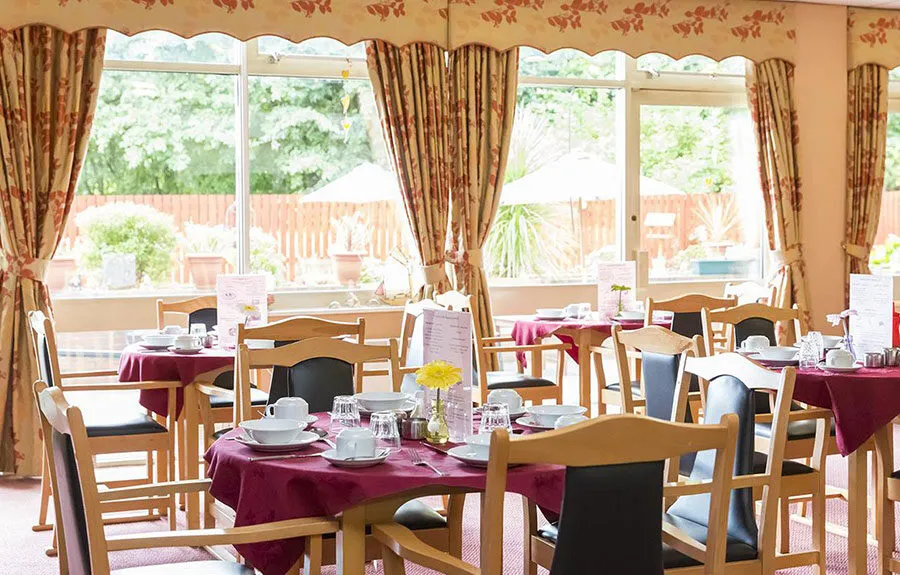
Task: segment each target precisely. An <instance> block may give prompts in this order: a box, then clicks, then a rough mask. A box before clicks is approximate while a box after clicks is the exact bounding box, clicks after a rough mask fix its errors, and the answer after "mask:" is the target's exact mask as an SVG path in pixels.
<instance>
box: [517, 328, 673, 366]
mask: <svg viewBox="0 0 900 575" xmlns="http://www.w3.org/2000/svg"><path fill="white" fill-rule="evenodd" d="M615 323H617V322H612V321H610V320H608V319H604V320H593V321H584V320H562V321H551V320H542V319H528V320H516V323H515V325H513V329H512V333H511V334H510V335H511V336H512V338H513V340H514V341H515V342H516V345H532V344H533V343H534V342H536V341H537V340H538V339H543V338H545V337H547V336H550V335H552V336H554V337H556V338H557V339H559V340H560V341H561V342H563V343H568V344H571V346H572V347H571V348H570V349H569V350H568V351H567V352H566V353H568V354H569V357H571V358H572V359H574V360H575V361H576V362H577V361H578V346H577V345H576V344H577V342H576V341H575V340H574V339H573V338H572V336H571V335H569V334H562V333H557V330H559V329H562V328H565V329H573V330H582V329H592V330H594V331H598V332H600V333H602V334H604V335H607V336H609V335H610V334H611V333H612V326H613V325H615ZM654 323H655V324H656V325H661V326H663V327H669V326H670V325H672V324H671V322H654ZM620 325H621V326H622V329H638V328H640V327H643V326H644V324H643V322H625V323H621V324H620ZM516 358H517V359H518V360H519V363H521V364H522V366H523V367H527V366H528V362H527V360H526V358H525V353H524V352H517V353H516Z"/></svg>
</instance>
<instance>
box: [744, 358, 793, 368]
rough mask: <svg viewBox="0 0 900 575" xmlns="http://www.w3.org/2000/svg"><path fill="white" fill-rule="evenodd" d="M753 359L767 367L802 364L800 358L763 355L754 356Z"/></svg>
mask: <svg viewBox="0 0 900 575" xmlns="http://www.w3.org/2000/svg"><path fill="white" fill-rule="evenodd" d="M753 361H755V362H757V363H759V364H762V365H764V366H766V367H797V366H798V365H800V360H799V359H796V358H795V359H763V358H761V357H754V358H753Z"/></svg>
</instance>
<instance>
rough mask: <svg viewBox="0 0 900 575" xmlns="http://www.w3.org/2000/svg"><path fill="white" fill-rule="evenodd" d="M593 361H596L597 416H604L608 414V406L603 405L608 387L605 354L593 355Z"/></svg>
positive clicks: (582, 351) (583, 351)
mask: <svg viewBox="0 0 900 575" xmlns="http://www.w3.org/2000/svg"><path fill="white" fill-rule="evenodd" d="M579 353H588V352H587V350H581V351H580V352H579ZM591 359H593V360H594V373H596V374H597V415H603V414H605V413H606V404H605V403H603V388H605V387H606V376H605V374H604V373H603V354H600V353H591ZM588 415H590V414H588Z"/></svg>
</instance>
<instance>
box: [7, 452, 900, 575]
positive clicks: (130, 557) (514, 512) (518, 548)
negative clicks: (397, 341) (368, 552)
mask: <svg viewBox="0 0 900 575" xmlns="http://www.w3.org/2000/svg"><path fill="white" fill-rule="evenodd" d="M828 477H829V484H831V485H836V486H839V487H842V486H844V485H845V484H846V467H845V466H844V464H843V461H842V459H841V458H840V457H832V458H830V459H829V461H828ZM38 496H39V482H38V481H37V480H30V479H21V480H19V479H9V478H7V479H3V478H0V557H3V558H4V560H3V565H4V566H5V567H4V568H6V567H10V568H11V567H13V566H14V567H15V570H14V571H10V573H13V572H15V573H26V574H28V575H55V574H57V573H59V569H58V565H57V562H56V559H51V558H49V557H47V556H46V555H44V549H45V548H46V547H47V545H48V544H49V543H50V537H51V536H50V533H47V532H45V533H33V532H32V531H31V525H32V523H33V522H34V520H35V518H36V516H37V507H38ZM478 509H479V505H478V499H477V495H472V496H470V497H469V499H468V501H467V504H466V512H465V539H464V544H465V549H464V555H465V558H466V559H468V560H477V557H478V548H479V544H478V525H479V518H478ZM898 515H900V514H898ZM505 516H506V525H505V530H504V531H505V533H504V542H505V544H504V558H505V564H506V568H505V570H504V571H505V572H506V573H509V574H516V575H519V574H521V573H522V539H521V527H520V526H521V522H522V514H521V503H520V499H519V497H518V496H515V495H509V496H508V497H507V502H506V514H505ZM845 517H846V503H844V502H843V501H841V500H832V501H830V502H829V503H828V520H829V521H830V522H832V523H835V524H838V525H843V524H845V519H844V518H845ZM108 529H109V532H110V533H128V532H138V531H151V530H165V529H166V527H165V524H164V523H163V522H154V523H148V522H144V523H136V524H128V525H117V526H110V527H109V528H108ZM791 533H792V545H791V547H792V549H805V548H807V546H808V544H809V529H808V528H807V527H806V526H805V525H803V524H801V523H799V522H796V521H795V522H793V523H792V529H791ZM827 555H828V558H827V560H828V569H827V574H828V575H842V574H844V573H846V572H847V549H846V540H845V539H844V538H843V537H841V536H839V535H835V534H831V533H829V534H828V540H827ZM110 557H111V563H112V568H113V569H121V568H125V567H134V566H138V565H151V564H165V563H171V562H175V561H196V560H201V559H208V558H209V556H208V555H207V553H206V552H204V551H202V550H197V549H162V550H155V551H153V552H152V553H146V552H141V551H126V552H116V553H113V554H111V556H110ZM0 571H2V569H0ZM325 572H326V573H329V574H331V573H334V569H327V570H326V571H325ZM378 572H381V570H380V569H376V568H375V567H373V566H371V565H370V567H369V569H368V570H367V575H368V574H369V573H372V574H374V573H378ZM810 572H811V569H794V570H791V571H785V572H784V573H790V574H791V575H795V574H797V575H799V574H802V573H810ZM868 572H869V573H875V548H874V547H873V546H870V547H869V568H868ZM408 573H409V574H410V575H424V574H427V573H431V571H429V570H425V569H420V568H413V567H412V566H410V568H409V569H408Z"/></svg>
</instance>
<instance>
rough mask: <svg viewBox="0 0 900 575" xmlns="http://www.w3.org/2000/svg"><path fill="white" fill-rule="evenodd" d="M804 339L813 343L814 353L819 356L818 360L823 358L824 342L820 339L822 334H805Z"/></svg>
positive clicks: (813, 332)
mask: <svg viewBox="0 0 900 575" xmlns="http://www.w3.org/2000/svg"><path fill="white" fill-rule="evenodd" d="M806 339H808V340H810V341H812V342H813V345H815V346H816V352H817V353H818V354H819V359H820V360H821V359H822V358H824V357H825V340H824V339H822V332H820V331H811V332H808V333H807V334H806Z"/></svg>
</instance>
